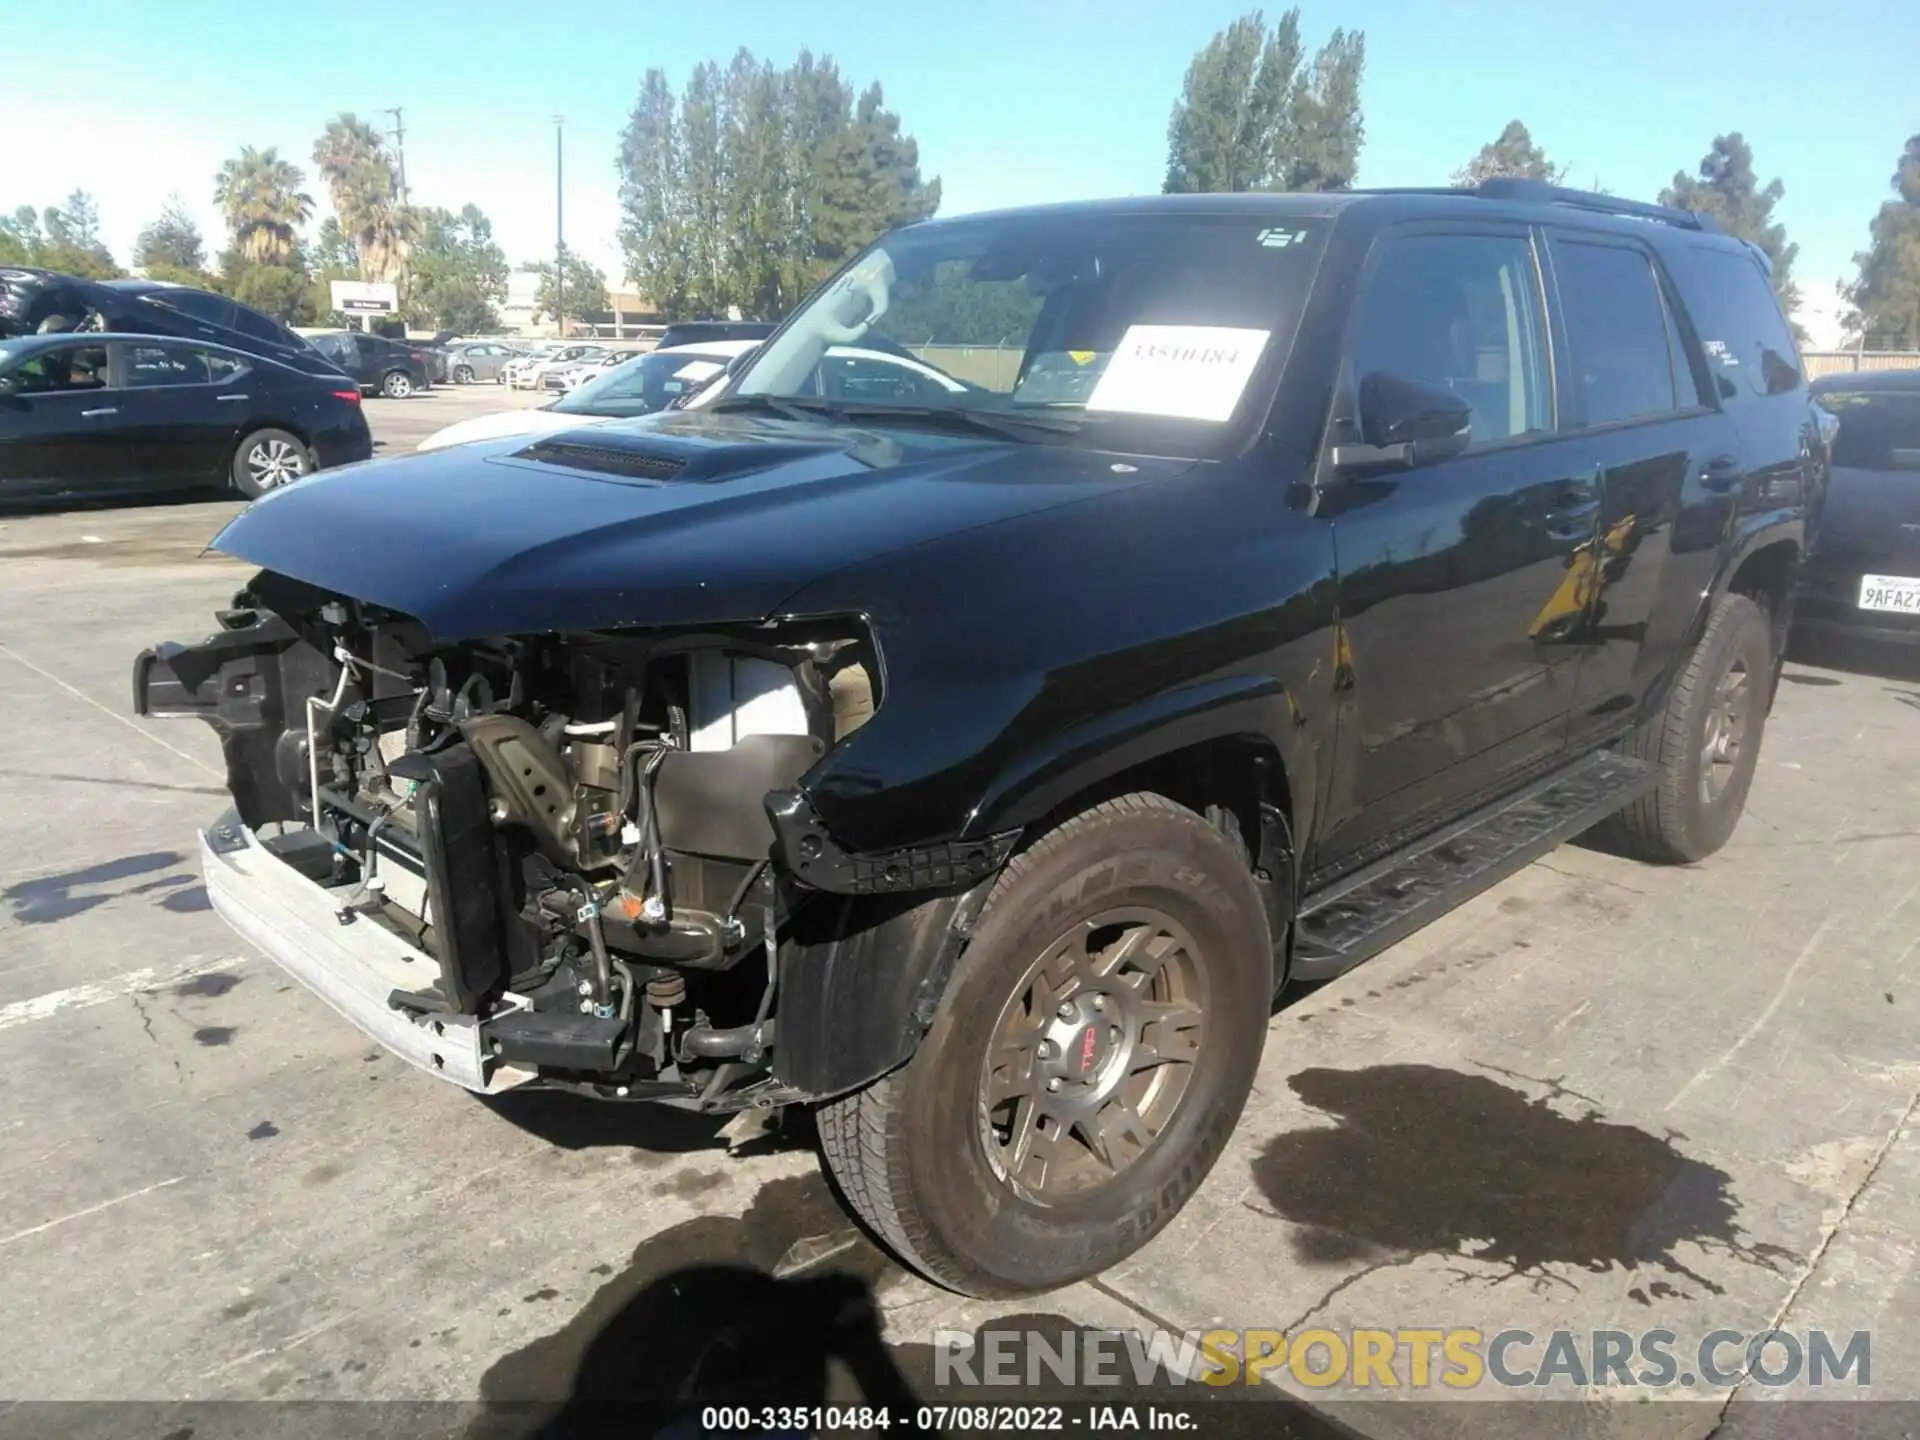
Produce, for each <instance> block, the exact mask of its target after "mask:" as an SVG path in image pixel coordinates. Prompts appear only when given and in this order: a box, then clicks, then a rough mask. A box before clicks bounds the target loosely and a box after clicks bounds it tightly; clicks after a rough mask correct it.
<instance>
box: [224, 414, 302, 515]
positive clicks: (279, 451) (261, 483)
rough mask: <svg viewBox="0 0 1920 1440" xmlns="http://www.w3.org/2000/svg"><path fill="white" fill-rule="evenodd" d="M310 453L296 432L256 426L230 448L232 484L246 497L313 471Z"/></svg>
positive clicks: (260, 494)
mask: <svg viewBox="0 0 1920 1440" xmlns="http://www.w3.org/2000/svg"><path fill="white" fill-rule="evenodd" d="M313 468H314V467H313V456H312V455H311V454H310V453H309V452H308V450H307V447H306V446H304V445H302V444H301V443H300V439H299V437H298V436H296V435H290V434H288V433H287V432H286V431H285V430H256V431H254V432H253V434H251V435H249V436H247V438H246V439H244V440H242V441H241V442H240V448H239V449H237V450H235V451H234V452H233V466H232V475H233V488H234V489H236V490H238V491H239V492H240V493H241V494H242V495H244V496H246V497H247V498H248V499H249V500H258V499H259V498H260V497H261V496H262V495H264V494H266V493H267V492H268V491H269V490H278V489H279V488H280V487H281V486H283V485H291V484H292V483H293V482H294V481H296V480H298V479H299V478H300V477H301V476H302V475H310V474H312V473H313Z"/></svg>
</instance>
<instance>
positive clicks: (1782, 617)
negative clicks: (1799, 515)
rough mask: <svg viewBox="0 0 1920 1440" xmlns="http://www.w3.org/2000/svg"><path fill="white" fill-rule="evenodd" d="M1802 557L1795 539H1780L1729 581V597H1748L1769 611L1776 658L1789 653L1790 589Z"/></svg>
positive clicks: (1750, 558)
mask: <svg viewBox="0 0 1920 1440" xmlns="http://www.w3.org/2000/svg"><path fill="white" fill-rule="evenodd" d="M1799 558H1800V547H1799V546H1798V545H1796V544H1795V543H1794V542H1793V541H1791V540H1777V541H1775V542H1774V543H1773V544H1771V545H1762V546H1761V547H1760V548H1759V549H1758V550H1756V551H1754V552H1753V553H1752V554H1751V555H1749V556H1747V558H1746V559H1744V560H1742V561H1741V562H1740V568H1739V569H1737V570H1735V571H1734V572H1733V578H1732V579H1731V580H1729V581H1728V582H1727V593H1728V594H1730V595H1744V596H1746V597H1747V598H1748V599H1749V600H1751V601H1753V603H1754V604H1756V605H1758V606H1759V607H1760V608H1761V610H1763V611H1764V612H1766V616H1767V624H1768V626H1769V627H1770V628H1771V629H1772V631H1773V653H1774V655H1775V657H1776V658H1777V657H1779V656H1781V655H1784V654H1785V653H1786V648H1787V622H1788V616H1789V611H1788V606H1787V597H1788V587H1789V586H1791V585H1792V583H1793V571H1794V565H1795V563H1796V562H1797V561H1798V560H1799Z"/></svg>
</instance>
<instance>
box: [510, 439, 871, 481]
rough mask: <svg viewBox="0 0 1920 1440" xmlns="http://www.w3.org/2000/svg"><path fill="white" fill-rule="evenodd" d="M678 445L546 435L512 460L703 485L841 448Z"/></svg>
mask: <svg viewBox="0 0 1920 1440" xmlns="http://www.w3.org/2000/svg"><path fill="white" fill-rule="evenodd" d="M676 439H677V437H669V436H667V435H663V434H660V433H659V432H657V431H653V430H638V431H633V432H626V431H622V430H617V429H613V428H611V427H604V426H598V425H596V426H594V427H593V428H592V429H582V430H566V431H562V432H560V433H558V434H553V435H543V436H542V437H540V439H538V440H536V441H534V443H533V444H531V445H528V446H527V447H526V448H524V449H521V450H516V451H514V452H513V456H512V458H513V459H515V460H524V461H531V462H532V463H534V464H536V465H554V466H558V467H561V468H564V469H567V470H574V471H581V472H584V473H586V474H590V475H608V476H614V477H617V478H619V479H622V480H652V481H668V480H671V481H676V482H679V483H683V484H700V483H703V482H712V481H716V480H730V479H732V478H734V477H735V476H738V475H746V474H751V473H752V472H754V471H757V470H766V469H769V468H771V467H772V466H776V465H784V464H788V463H790V462H792V461H795V460H802V459H811V458H813V457H815V456H818V455H822V454H830V453H834V452H836V451H839V450H840V449H841V448H842V447H841V446H840V445H837V444H833V443H826V444H820V443H812V442H801V443H795V442H793V441H790V440H785V441H783V440H768V439H762V438H759V437H757V436H753V437H748V436H740V437H738V438H735V437H729V441H728V442H724V443H714V442H712V441H703V442H691V443H690V442H687V441H684V440H680V441H678V443H676Z"/></svg>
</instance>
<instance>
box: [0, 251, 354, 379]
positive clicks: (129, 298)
mask: <svg viewBox="0 0 1920 1440" xmlns="http://www.w3.org/2000/svg"><path fill="white" fill-rule="evenodd" d="M69 330H98V331H109V330H110V331H113V332H115V333H116V334H133V335H174V336H178V337H179V338H181V339H183V340H210V341H212V342H213V343H215V344H217V345H225V346H227V347H229V348H230V349H234V350H244V351H246V352H247V353H248V354H251V355H263V356H265V357H266V358H267V359H269V360H277V361H279V362H280V363H281V364H283V365H291V366H292V367H293V368H294V369H296V370H304V371H307V372H308V373H310V374H319V375H327V374H333V373H335V367H333V366H331V365H329V364H328V363H327V361H326V360H325V358H324V357H322V356H321V355H320V354H319V353H318V352H317V351H316V350H315V349H314V348H313V347H312V346H311V345H309V344H308V343H307V342H306V341H305V340H303V339H301V338H300V336H299V335H297V334H295V333H294V332H293V331H292V330H291V329H289V328H288V327H287V326H285V325H283V324H281V323H280V322H279V321H278V320H275V319H274V318H273V317H272V316H270V315H263V314H261V313H260V312H259V311H258V310H255V309H253V308H252V307H251V306H247V305H242V304H241V303H240V302H239V301H237V300H231V299H229V298H227V297H226V296H225V295H216V294H214V293H213V292H212V291H210V290H196V289H194V288H193V287H191V286H188V285H168V284H162V283H161V282H159V281H155V280H83V279H81V278H79V277H78V276H75V275H65V274H62V273H60V272H59V271H56V270H42V269H38V268H35V267H32V266H22V265H10V266H4V267H0V339H4V338H6V337H7V336H13V335H38V334H48V333H55V332H60V331H69Z"/></svg>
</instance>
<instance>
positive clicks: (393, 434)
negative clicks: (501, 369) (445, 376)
mask: <svg viewBox="0 0 1920 1440" xmlns="http://www.w3.org/2000/svg"><path fill="white" fill-rule="evenodd" d="M551 398H552V397H551V396H550V395H543V394H541V393H540V392H539V391H537V390H509V389H508V388H507V387H506V386H505V385H493V384H476V385H436V386H434V387H433V388H432V389H431V390H422V391H419V392H417V393H416V394H413V395H409V396H408V397H407V398H406V399H404V400H387V399H383V398H381V397H379V396H375V397H374V398H372V399H370V400H367V401H365V402H364V403H365V405H366V408H367V424H368V425H369V426H370V427H371V428H372V430H373V443H374V452H373V453H374V455H375V456H376V457H379V458H383V459H384V458H385V457H387V456H389V455H400V454H404V453H405V452H407V451H408V450H411V449H413V448H414V447H415V446H416V445H418V444H419V443H420V442H421V441H422V440H424V439H426V438H427V436H429V435H431V434H433V432H434V431H436V430H439V429H442V428H443V427H445V426H448V425H451V424H453V423H454V421H456V420H465V419H467V418H469V417H470V416H474V415H485V414H487V413H489V412H490V411H494V410H524V409H526V408H528V407H529V406H533V405H541V404H544V403H545V402H546V401H548V400H549V399H551Z"/></svg>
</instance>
